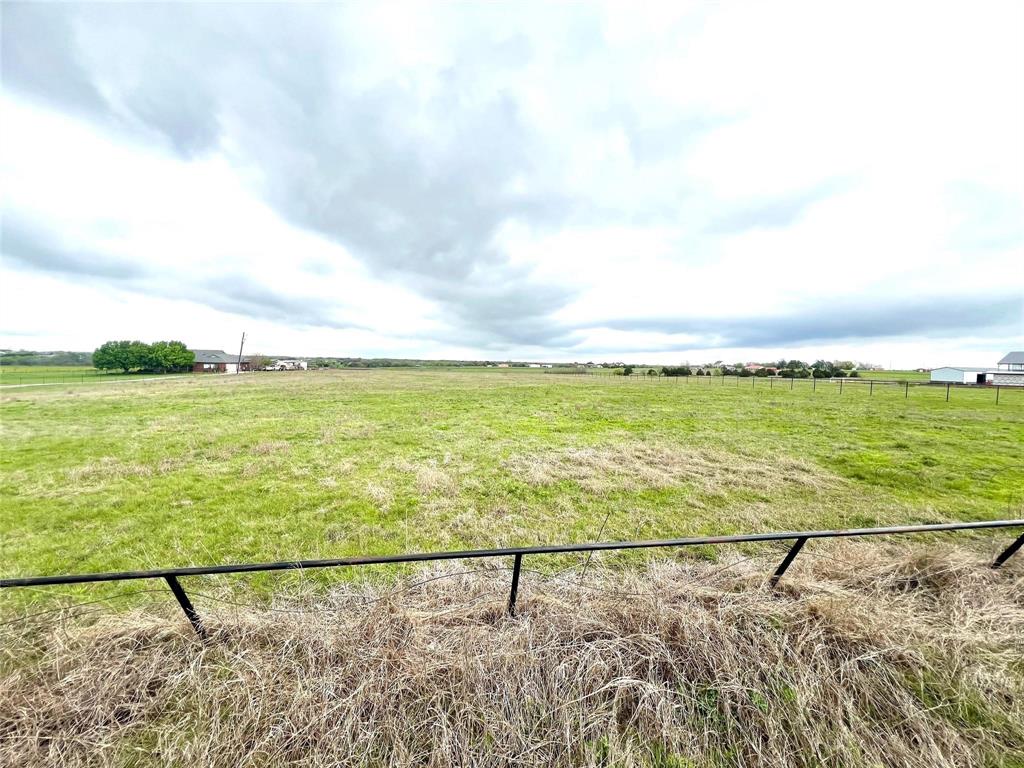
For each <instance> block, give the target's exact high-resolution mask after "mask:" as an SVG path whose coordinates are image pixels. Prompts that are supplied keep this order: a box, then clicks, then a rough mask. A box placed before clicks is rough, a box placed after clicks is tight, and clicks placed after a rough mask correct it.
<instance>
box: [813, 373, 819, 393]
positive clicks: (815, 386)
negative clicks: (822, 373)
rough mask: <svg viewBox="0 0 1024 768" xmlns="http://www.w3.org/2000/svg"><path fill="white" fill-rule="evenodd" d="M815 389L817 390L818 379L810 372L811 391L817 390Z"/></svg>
mask: <svg viewBox="0 0 1024 768" xmlns="http://www.w3.org/2000/svg"><path fill="white" fill-rule="evenodd" d="M817 391H818V380H817V379H816V378H814V375H813V374H811V392H817Z"/></svg>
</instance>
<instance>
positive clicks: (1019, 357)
mask: <svg viewBox="0 0 1024 768" xmlns="http://www.w3.org/2000/svg"><path fill="white" fill-rule="evenodd" d="M1015 363H1024V352H1010V353H1008V354H1007V355H1006V357H1004V358H1003V359H1002V360H1000V361H999V365H1012V364H1015Z"/></svg>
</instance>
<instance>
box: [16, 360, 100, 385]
mask: <svg viewBox="0 0 1024 768" xmlns="http://www.w3.org/2000/svg"><path fill="white" fill-rule="evenodd" d="M103 375H106V374H105V373H104V372H103V371H100V370H97V369H96V368H90V367H86V366H84V365H0V384H6V385H12V384H37V383H42V382H67V383H73V382H80V381H84V380H86V379H91V378H93V377H94V376H103Z"/></svg>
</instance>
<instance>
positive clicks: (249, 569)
mask: <svg viewBox="0 0 1024 768" xmlns="http://www.w3.org/2000/svg"><path fill="white" fill-rule="evenodd" d="M1002 528H1024V519H1019V520H992V521H985V522H971V523H937V524H924V525H903V526H889V527H878V528H848V529H839V530H817V531H814V530H812V531H780V532H770V533H745V534H733V535H723V536H693V537H687V538H679V539H657V540H647V541H609V542H593V543H582V544H555V545H537V546H525V547H504V548H498V549H473V550H456V551H443V552H412V553H403V554H395V555H377V556H356V557H342V558H330V559H323V560H295V561H281V562H269V563H238V564H232V565H208V566H189V567H183V568H162V569H154V570H148V571H119V572H110V573H81V574H64V575H56V576H27V577H15V578H4V579H0V589H12V588H35V587H43V586H54V585H62V584H86V583H96V582H120V581H137V580H146V579H163V580H164V581H165V582H166V584H167V586H168V587H169V588H170V591H171V593H172V594H173V595H174V598H175V599H176V600H177V602H178V605H179V606H180V607H181V609H182V611H183V612H184V613H185V616H186V618H188V620H189V622H190V623H191V625H192V628H193V629H194V630H195V632H196V634H197V635H199V637H200V638H202V639H204V640H205V639H207V638H208V637H209V632H208V631H207V628H206V627H205V626H204V624H203V621H202V619H201V618H200V616H199V613H198V611H196V609H195V606H194V605H193V604H192V601H191V600H190V598H189V596H188V594H187V593H186V592H185V590H184V588H183V587H182V586H181V583H180V581H179V578H184V577H191V576H212V575H218V574H230V573H259V572H266V571H291V570H298V571H301V570H306V569H312V568H339V567H357V566H369V565H384V564H397V563H422V562H440V561H448V560H460V561H463V560H489V559H492V558H506V557H511V558H512V565H511V568H510V570H511V571H512V579H511V585H510V587H509V593H508V603H507V612H508V614H509V616H514V615H515V612H516V601H517V596H518V592H519V583H520V578H521V576H522V572H523V559H524V558H525V557H529V556H537V555H553V554H566V553H588V554H592V553H594V552H602V551H622V550H631V549H656V548H658V549H677V548H684V547H693V546H701V545H721V544H741V543H753V542H763V543H771V542H776V543H777V542H792V544H791V546H790V548H789V550H788V552H787V553H786V556H785V558H784V559H783V560H782V562H781V563H779V565H778V566H777V567H776V569H775V571H774V572H773V573H772V575H771V576H770V577H769V579H768V583H769V584H770V585H771V587H773V588H774V587H775V586H776V585H777V584H778V583H779V580H780V579H781V578H782V577H783V575H784V574H785V573H786V571H787V570H788V569H789V567H790V565H792V563H793V561H794V560H795V559H796V557H797V556H798V555H799V554H800V551H801V550H802V549H803V547H804V545H805V544H807V542H808V541H810V540H812V539H837V538H851V537H867V536H892V535H901V534H911V533H934V532H940V531H967V530H980V529H1002ZM1022 545H1024V533H1021V534H1020V535H1019V536H1018V537H1017V539H1016V540H1014V541H1013V542H1012V543H1011V544H1010V545H1009V546H1008V547H1007V548H1006V549H1004V550H1003V551H1002V552H1001V553H1000V555H999V556H998V557H997V558H996V559H995V560H994V561H993V563H992V565H991V567H993V568H999V567H1000V566H1002V565H1003V563H1005V562H1006V561H1007V560H1008V559H1009V558H1010V557H1012V556H1013V554H1014V553H1015V552H1017V550H1019V549H1020V548H1021V546H1022ZM748 559H754V558H753V557H752V558H748ZM728 567H732V565H730V566H728ZM478 570H481V569H478ZM482 570H487V569H482ZM460 574H462V572H459V573H456V574H449V575H447V576H446V575H442V576H439V577H435V578H429V579H425V580H423V581H422V582H419V583H416V584H413V585H411V586H409V587H407V588H405V589H399V590H395V591H394V592H393V593H390V594H389V595H385V596H383V597H381V598H379V599H378V600H377V602H379V601H380V600H384V599H387V598H388V597H392V596H394V595H396V594H402V593H405V592H409V591H412V590H414V589H416V588H417V587H419V586H422V585H423V584H425V583H428V582H429V581H431V580H436V579H438V578H446V577H450V576H454V575H460ZM462 575H464V574H462ZM580 585H582V582H581V583H580ZM140 591H145V590H140ZM126 594H130V593H126ZM196 594H199V595H201V596H202V597H204V598H209V599H218V598H215V597H213V596H210V595H206V594H202V593H196ZM97 602H101V601H97ZM228 602H230V601H228ZM86 605H88V604H86ZM58 610H59V609H58Z"/></svg>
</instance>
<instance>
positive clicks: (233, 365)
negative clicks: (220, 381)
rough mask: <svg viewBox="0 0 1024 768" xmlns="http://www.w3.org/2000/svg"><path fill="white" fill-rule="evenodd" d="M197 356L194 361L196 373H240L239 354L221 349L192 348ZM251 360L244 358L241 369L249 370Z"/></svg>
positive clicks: (193, 367)
mask: <svg viewBox="0 0 1024 768" xmlns="http://www.w3.org/2000/svg"><path fill="white" fill-rule="evenodd" d="M189 351H190V352H192V354H194V355H195V356H196V359H195V362H193V363H192V371H193V372H194V373H238V371H239V365H238V355H229V354H228V353H227V352H225V351H224V350H221V349H192V350H189ZM249 367H250V366H249V361H248V360H247V359H246V358H244V357H243V358H242V365H241V370H243V371H248V370H249Z"/></svg>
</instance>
